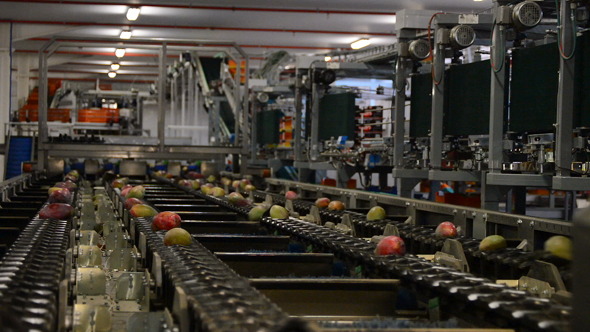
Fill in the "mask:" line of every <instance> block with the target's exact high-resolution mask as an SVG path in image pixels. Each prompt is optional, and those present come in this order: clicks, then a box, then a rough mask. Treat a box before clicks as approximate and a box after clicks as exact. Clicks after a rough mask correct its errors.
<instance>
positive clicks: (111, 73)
mask: <svg viewBox="0 0 590 332" xmlns="http://www.w3.org/2000/svg"><path fill="white" fill-rule="evenodd" d="M108 75H109V77H110V78H115V77H117V73H115V72H114V71H110V72H109V73H108Z"/></svg>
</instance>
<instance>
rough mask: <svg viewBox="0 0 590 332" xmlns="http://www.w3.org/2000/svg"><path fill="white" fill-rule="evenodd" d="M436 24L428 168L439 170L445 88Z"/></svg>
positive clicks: (443, 47)
mask: <svg viewBox="0 0 590 332" xmlns="http://www.w3.org/2000/svg"><path fill="white" fill-rule="evenodd" d="M438 29H439V27H438V24H437V25H436V26H435V37H434V54H433V67H432V116H431V119H432V120H431V121H432V123H431V127H430V168H431V169H434V170H439V169H440V168H441V162H442V138H443V117H444V113H443V112H444V97H445V95H444V94H445V93H444V91H445V90H444V88H445V46H444V45H443V44H442V43H441V41H440V40H438V37H437V36H438V35H440V34H439V33H438Z"/></svg>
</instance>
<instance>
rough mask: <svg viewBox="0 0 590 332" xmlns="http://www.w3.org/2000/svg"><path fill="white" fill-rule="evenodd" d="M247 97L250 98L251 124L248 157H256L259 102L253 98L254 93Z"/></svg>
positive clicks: (252, 158)
mask: <svg viewBox="0 0 590 332" xmlns="http://www.w3.org/2000/svg"><path fill="white" fill-rule="evenodd" d="M249 98H252V100H251V102H250V108H251V114H252V125H251V126H250V159H251V160H255V159H256V150H257V145H258V142H257V137H256V133H257V131H258V119H257V117H256V115H257V113H258V107H259V105H260V104H259V103H258V102H257V101H255V100H254V98H255V97H254V94H251V95H249Z"/></svg>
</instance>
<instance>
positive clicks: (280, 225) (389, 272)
mask: <svg viewBox="0 0 590 332" xmlns="http://www.w3.org/2000/svg"><path fill="white" fill-rule="evenodd" d="M159 180H160V181H166V182H168V181H169V180H166V179H162V178H160V179H159ZM178 188H180V189H183V190H185V191H188V192H191V193H193V194H195V195H197V196H200V197H202V198H204V199H207V200H209V201H212V202H216V203H217V204H220V205H222V206H224V207H225V208H227V209H232V210H234V211H238V212H240V213H245V212H247V211H248V210H249V207H236V206H234V205H231V204H230V203H228V202H227V201H226V200H225V199H221V198H214V197H211V196H205V195H203V194H200V193H197V192H195V191H194V190H191V189H187V188H186V187H181V186H178ZM263 195H264V199H266V193H261V192H258V193H257V194H255V195H254V196H255V198H257V201H260V200H262V199H263ZM282 202H284V200H283V201H281V199H280V197H278V196H277V195H274V197H273V203H278V204H281V203H282ZM300 204H301V205H306V206H307V207H308V208H309V206H310V204H311V203H309V202H297V201H296V202H295V203H294V206H298V205H300ZM299 212H300V213H302V214H304V213H307V212H308V211H307V210H305V209H303V208H301V210H300V211H299ZM328 213H331V214H335V215H338V213H336V212H325V214H328ZM360 219H361V218H357V220H358V223H361V221H360ZM353 220H354V218H353ZM261 224H262V225H263V226H265V227H266V228H267V229H269V230H272V231H275V232H278V233H279V234H282V235H289V236H290V237H291V239H295V240H296V241H298V242H301V243H303V244H305V245H306V246H307V247H308V248H310V247H311V248H313V250H314V251H317V252H330V253H334V255H335V256H336V257H337V258H338V259H341V260H342V261H343V262H345V263H346V264H347V265H348V266H352V267H354V268H355V270H356V271H360V274H361V275H362V276H363V277H372V278H375V277H377V278H386V279H387V278H389V279H391V278H394V279H399V280H400V281H401V282H402V283H403V284H404V285H407V286H408V287H409V288H410V289H412V290H414V291H415V292H416V293H417V294H420V295H421V300H428V299H432V298H436V297H440V298H441V299H442V300H441V301H442V303H443V304H442V307H444V309H443V310H447V312H454V313H457V314H460V316H461V318H462V319H467V320H470V321H471V322H472V323H474V324H477V323H480V324H481V323H483V321H482V317H486V321H487V322H488V323H490V322H492V323H491V324H492V325H495V326H499V327H510V328H516V329H519V330H523V331H535V330H556V331H559V330H562V329H563V330H567V327H568V315H569V313H570V310H571V308H570V307H568V306H564V305H561V304H559V303H557V302H555V301H552V300H547V299H540V298H535V297H533V296H531V295H530V294H527V293H526V292H522V291H516V290H514V289H512V288H509V287H507V286H504V285H498V284H495V283H494V282H492V281H491V280H489V279H484V278H480V277H475V276H473V275H471V274H469V273H460V272H457V271H455V270H453V269H451V268H446V267H442V266H440V265H437V264H433V263H431V262H428V261H426V260H424V259H422V258H419V257H416V256H414V255H406V256H404V257H398V256H386V257H383V256H376V255H375V254H374V250H375V244H374V243H371V242H368V241H366V240H364V239H361V238H358V237H352V236H349V235H344V234H342V233H340V232H338V231H336V230H333V229H329V228H327V227H323V226H320V225H316V224H313V223H310V222H305V221H302V220H301V219H298V218H290V219H288V220H278V219H272V218H269V217H266V218H263V219H262V221H261ZM355 226H356V225H355ZM408 226H409V225H408ZM429 232H430V233H429V235H430V236H429V237H432V229H430V230H429ZM400 233H401V229H400ZM423 235H424V236H425V237H426V235H425V234H423ZM410 242H411V241H410ZM420 247H421V246H420V245H419V243H416V245H415V246H414V248H416V249H418V248H420ZM430 248H431V249H432V251H431V252H430V253H434V251H436V249H438V247H437V246H432V247H430ZM508 252H509V253H508V254H507V256H508V257H511V255H512V254H511V253H510V250H509V251H508ZM522 255H523V256H526V254H525V253H524V252H523V253H522ZM526 257H527V258H528V261H530V260H535V259H537V258H538V256H526ZM492 265H493V264H492ZM482 266H483V267H486V264H482ZM485 271H487V269H482V272H485ZM492 271H495V272H496V274H497V272H498V271H499V269H498V267H496V268H495V269H493V270H492ZM494 279H496V278H494ZM518 309H521V310H522V311H519V310H518ZM524 311H526V314H523V312H524ZM515 312H516V313H517V314H515Z"/></svg>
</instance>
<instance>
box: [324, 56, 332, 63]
mask: <svg viewBox="0 0 590 332" xmlns="http://www.w3.org/2000/svg"><path fill="white" fill-rule="evenodd" d="M324 61H326V62H328V61H332V57H331V56H329V55H326V56H325V57H324Z"/></svg>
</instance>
